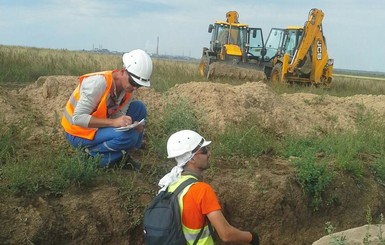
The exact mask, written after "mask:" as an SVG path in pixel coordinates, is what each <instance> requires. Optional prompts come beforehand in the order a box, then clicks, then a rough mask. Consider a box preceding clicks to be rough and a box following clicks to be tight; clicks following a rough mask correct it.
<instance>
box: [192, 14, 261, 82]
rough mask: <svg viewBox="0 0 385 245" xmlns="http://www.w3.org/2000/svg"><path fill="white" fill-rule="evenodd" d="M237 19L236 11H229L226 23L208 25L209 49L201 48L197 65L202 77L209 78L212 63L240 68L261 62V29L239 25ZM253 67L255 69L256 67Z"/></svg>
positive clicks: (219, 22)
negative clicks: (199, 60) (200, 57)
mask: <svg viewBox="0 0 385 245" xmlns="http://www.w3.org/2000/svg"><path fill="white" fill-rule="evenodd" d="M238 18H239V15H238V13H237V12H236V11H229V12H227V13H226V21H216V22H215V23H214V24H210V25H209V29H208V32H209V33H212V36H211V41H210V48H203V53H202V59H201V62H200V65H199V71H200V74H201V75H202V76H204V77H207V78H209V66H210V64H212V63H213V62H218V61H220V62H223V63H227V64H231V65H235V66H242V65H244V64H248V63H252V61H259V60H261V53H263V51H262V50H263V35H262V29H261V28H250V27H249V26H248V25H247V24H241V23H239V21H238ZM261 51H262V52H261ZM254 67H255V68H257V66H256V65H254Z"/></svg>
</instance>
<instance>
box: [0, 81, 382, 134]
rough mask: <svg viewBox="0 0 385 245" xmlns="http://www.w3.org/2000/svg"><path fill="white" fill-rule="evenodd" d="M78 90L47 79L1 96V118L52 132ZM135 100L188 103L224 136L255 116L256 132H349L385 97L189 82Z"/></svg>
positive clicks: (155, 107)
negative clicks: (32, 119)
mask: <svg viewBox="0 0 385 245" xmlns="http://www.w3.org/2000/svg"><path fill="white" fill-rule="evenodd" d="M76 84H77V77H73V76H49V77H40V78H39V79H38V80H37V81H36V83H35V84H32V85H29V86H27V87H25V88H23V89H19V90H17V91H14V90H11V91H9V92H4V91H3V92H1V94H0V101H2V106H1V107H0V113H1V114H2V115H3V116H5V119H6V122H15V121H16V122H17V121H21V120H22V119H25V114H24V113H26V114H31V113H32V112H33V111H36V112H37V113H39V114H40V113H41V115H43V117H44V121H46V122H49V123H48V124H47V125H48V126H49V127H51V126H52V125H56V124H57V122H58V120H60V117H61V115H62V111H63V108H64V106H65V103H66V101H67V99H68V97H69V96H70V94H71V93H72V91H73V89H74V88H75V87H76ZM136 96H137V98H138V99H141V100H143V101H144V102H145V103H146V104H147V106H148V110H149V112H150V113H149V114H150V115H151V114H152V113H155V112H158V111H159V110H161V109H162V108H163V106H164V105H165V104H167V103H168V102H170V101H178V100H180V99H183V100H187V101H189V102H190V103H191V104H192V105H194V107H196V108H197V113H198V114H199V115H201V116H202V117H204V118H205V119H206V120H205V121H206V122H207V123H208V125H207V126H209V127H212V128H215V129H220V130H224V129H225V128H226V126H227V125H230V124H233V123H237V122H240V121H242V120H244V119H247V118H249V117H250V116H251V115H255V116H256V117H257V118H258V121H256V122H255V123H256V125H257V126H261V127H264V128H269V129H272V130H274V131H275V132H277V133H281V134H287V133H293V134H309V133H317V132H328V131H330V130H345V129H351V128H354V124H355V123H354V121H355V120H356V119H357V117H358V116H359V115H360V114H359V113H363V112H365V111H372V112H373V113H375V114H376V115H378V116H384V115H385V107H384V106H383V101H384V100H385V96H384V95H377V96H373V95H356V96H352V97H344V98H338V97H333V96H328V95H326V96H319V95H314V94H305V93H296V94H283V95H277V94H276V93H274V91H273V90H271V88H270V87H269V86H268V85H266V84H265V83H263V82H247V83H244V84H242V85H238V86H232V85H229V84H220V83H211V82H190V83H186V84H179V85H176V86H175V87H173V88H171V89H170V90H169V95H168V96H162V94H160V93H158V92H156V91H155V90H153V89H141V90H139V91H138V93H137V95H136ZM14 111H19V112H20V111H21V113H14ZM155 114H156V113H155ZM254 118H255V117H254ZM44 125H46V123H41V126H44ZM38 126H39V125H38Z"/></svg>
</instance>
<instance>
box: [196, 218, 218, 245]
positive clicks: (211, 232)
mask: <svg viewBox="0 0 385 245" xmlns="http://www.w3.org/2000/svg"><path fill="white" fill-rule="evenodd" d="M206 222H207V225H208V227H209V232H210V235H211V236H212V238H213V240H214V242H215V239H214V229H213V227H212V226H211V222H210V220H209V218H207V216H205V220H204V221H203V226H202V228H201V230H200V231H199V233H198V236H197V237H196V239H195V241H194V243H193V245H196V244H197V243H198V240H199V239H200V238H201V236H202V233H203V230H204V228H205V225H206Z"/></svg>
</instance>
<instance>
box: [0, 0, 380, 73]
mask: <svg viewBox="0 0 385 245" xmlns="http://www.w3.org/2000/svg"><path fill="white" fill-rule="evenodd" d="M312 8H318V9H321V10H322V11H323V12H324V14H325V16H324V19H323V30H324V36H325V37H326V41H327V47H328V54H329V58H332V59H334V68H338V69H351V70H364V71H380V72H385V45H384V42H385V14H384V13H385V1H384V0H296V1H287V0H270V1H268V0H265V1H261V0H238V1H234V0H232V1H231V0H206V1H203V0H0V45H15V46H27V47H37V48H51V49H68V50H83V49H86V50H91V49H93V48H103V49H108V50H110V51H119V52H128V51H130V50H133V49H136V48H140V49H144V50H146V51H147V52H149V53H156V50H157V40H158V39H159V45H158V50H159V51H158V52H159V54H164V55H178V56H179V55H182V56H191V57H194V58H200V57H201V54H202V48H203V47H208V46H209V41H210V37H211V36H210V35H211V34H210V33H208V31H207V30H208V25H209V24H210V23H214V22H215V21H216V20H226V13H227V12H228V11H233V10H235V11H237V12H238V14H239V22H240V23H245V24H248V25H249V26H250V27H260V28H262V30H263V35H264V39H265V40H266V38H267V36H268V34H269V31H270V29H271V28H273V27H279V28H285V27H287V26H289V25H298V26H303V25H304V23H305V21H306V20H307V18H308V13H309V11H310V9H312Z"/></svg>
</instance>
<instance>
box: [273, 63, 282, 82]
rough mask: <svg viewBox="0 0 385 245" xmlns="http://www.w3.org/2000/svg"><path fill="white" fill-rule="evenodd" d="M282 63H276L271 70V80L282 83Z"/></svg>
mask: <svg viewBox="0 0 385 245" xmlns="http://www.w3.org/2000/svg"><path fill="white" fill-rule="evenodd" d="M281 77H282V64H281V63H278V64H276V65H275V66H274V67H273V69H272V70H271V75H270V81H271V82H272V83H282V82H283V81H282V79H281Z"/></svg>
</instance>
